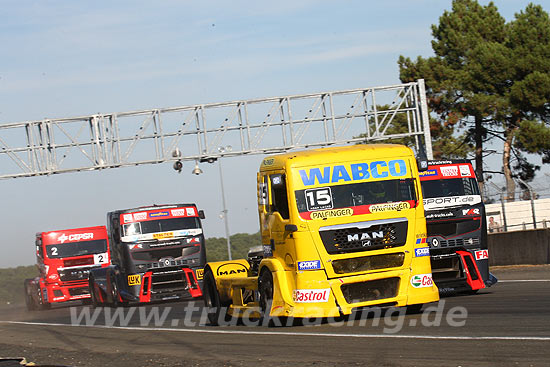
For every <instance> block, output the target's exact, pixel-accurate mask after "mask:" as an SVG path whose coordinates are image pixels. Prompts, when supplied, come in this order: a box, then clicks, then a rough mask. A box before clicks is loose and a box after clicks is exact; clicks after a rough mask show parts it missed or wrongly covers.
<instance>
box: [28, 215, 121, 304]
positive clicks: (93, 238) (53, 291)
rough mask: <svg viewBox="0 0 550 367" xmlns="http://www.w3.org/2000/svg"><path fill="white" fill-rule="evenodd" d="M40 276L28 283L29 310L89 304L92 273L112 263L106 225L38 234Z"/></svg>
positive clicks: (36, 242)
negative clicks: (53, 305) (74, 303)
mask: <svg viewBox="0 0 550 367" xmlns="http://www.w3.org/2000/svg"><path fill="white" fill-rule="evenodd" d="M35 245H36V264H37V267H38V271H39V274H40V275H39V276H38V277H36V278H34V279H27V280H25V294H26V303H27V308H28V309H30V310H35V309H44V308H49V307H50V306H51V305H52V304H60V303H62V302H67V301H75V300H82V301H88V300H89V299H90V293H89V292H88V274H89V272H90V270H92V269H96V268H102V267H107V266H109V264H110V256H109V241H108V238H107V230H106V228H105V226H97V227H87V228H76V229H66V230H58V231H50V232H40V233H37V234H36V241H35Z"/></svg>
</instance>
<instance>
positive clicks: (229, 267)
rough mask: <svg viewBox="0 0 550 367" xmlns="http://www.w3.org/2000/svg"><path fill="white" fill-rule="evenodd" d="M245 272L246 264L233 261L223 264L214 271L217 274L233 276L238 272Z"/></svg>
mask: <svg viewBox="0 0 550 367" xmlns="http://www.w3.org/2000/svg"><path fill="white" fill-rule="evenodd" d="M246 273H248V269H247V268H246V266H244V265H243V264H235V263H229V264H223V265H222V266H220V267H219V268H218V270H217V271H216V274H217V275H218V276H233V275H238V274H241V275H244V274H246Z"/></svg>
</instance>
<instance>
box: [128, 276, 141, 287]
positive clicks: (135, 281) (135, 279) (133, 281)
mask: <svg viewBox="0 0 550 367" xmlns="http://www.w3.org/2000/svg"><path fill="white" fill-rule="evenodd" d="M140 284H141V276H140V275H139V274H132V275H128V285H140Z"/></svg>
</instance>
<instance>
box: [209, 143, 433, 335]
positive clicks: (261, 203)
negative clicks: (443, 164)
mask: <svg viewBox="0 0 550 367" xmlns="http://www.w3.org/2000/svg"><path fill="white" fill-rule="evenodd" d="M417 166H418V165H417V161H416V159H415V156H414V154H413V152H412V150H411V149H410V148H407V147H405V146H403V145H396V144H369V145H354V146H346V147H332V148H320V149H314V150H307V151H298V152H291V153H285V154H279V155H273V156H269V157H267V158H265V159H264V160H263V161H262V163H261V166H260V171H259V172H258V177H257V179H258V211H259V219H260V227H261V234H262V249H261V250H262V251H260V252H256V253H252V254H251V253H249V259H248V260H245V259H242V260H233V261H220V262H210V263H207V264H206V266H205V269H204V287H203V288H204V289H203V292H204V299H205V304H206V306H207V308H208V310H209V313H208V317H209V320H210V322H211V323H213V324H219V323H220V322H223V321H224V319H225V318H227V317H228V316H232V317H247V316H248V317H258V318H259V317H268V318H269V317H291V318H309V317H315V318H322V317H338V316H342V315H349V314H351V313H352V311H353V310H354V309H358V308H362V307H368V306H381V307H382V306H384V307H385V306H396V307H401V306H406V307H407V311H412V312H418V311H420V309H421V308H422V305H423V304H425V303H429V302H434V301H437V300H439V293H438V289H437V287H436V285H435V284H434V283H433V280H432V272H431V267H430V252H429V248H428V244H427V243H426V237H427V235H426V220H425V218H424V207H423V202H422V190H421V189H420V180H419V175H418V168H417ZM426 167H427V165H426Z"/></svg>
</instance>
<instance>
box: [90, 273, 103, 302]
mask: <svg viewBox="0 0 550 367" xmlns="http://www.w3.org/2000/svg"><path fill="white" fill-rule="evenodd" d="M88 289H89V292H90V303H91V305H92V307H93V308H96V307H99V306H101V303H100V302H99V297H98V296H97V293H96V291H95V280H94V277H93V276H90V279H89V280H88Z"/></svg>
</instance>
